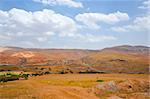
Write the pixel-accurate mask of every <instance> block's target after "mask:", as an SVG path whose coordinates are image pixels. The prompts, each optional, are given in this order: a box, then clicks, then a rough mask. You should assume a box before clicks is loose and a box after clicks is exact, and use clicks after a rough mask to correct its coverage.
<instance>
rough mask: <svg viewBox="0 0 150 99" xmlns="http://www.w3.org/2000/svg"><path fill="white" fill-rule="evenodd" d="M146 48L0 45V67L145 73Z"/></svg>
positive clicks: (72, 71)
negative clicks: (41, 47)
mask: <svg viewBox="0 0 150 99" xmlns="http://www.w3.org/2000/svg"><path fill="white" fill-rule="evenodd" d="M149 49H150V48H149V47H146V46H129V45H123V46H115V47H110V48H104V49H102V50H83V49H37V48H19V47H0V70H1V71H5V70H23V71H32V72H33V71H43V70H46V71H50V72H51V73H81V72H82V73H84V72H85V73H90V72H101V73H149ZM13 67H14V68H13Z"/></svg>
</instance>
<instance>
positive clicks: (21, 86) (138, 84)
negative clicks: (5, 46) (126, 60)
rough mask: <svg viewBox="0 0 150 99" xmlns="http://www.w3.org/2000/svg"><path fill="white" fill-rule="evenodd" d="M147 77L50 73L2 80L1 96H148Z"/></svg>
mask: <svg viewBox="0 0 150 99" xmlns="http://www.w3.org/2000/svg"><path fill="white" fill-rule="evenodd" d="M148 81H149V80H148V75H145V74H119V75H118V74H63V75H62V74H51V75H44V76H39V77H32V78H30V79H29V80H18V81H12V82H7V83H1V84H0V93H1V94H0V99H149V98H150V97H149V94H148V91H149V90H148V89H149V82H148ZM107 84H108V85H107ZM100 86H101V87H100ZM115 97H116V98H115Z"/></svg>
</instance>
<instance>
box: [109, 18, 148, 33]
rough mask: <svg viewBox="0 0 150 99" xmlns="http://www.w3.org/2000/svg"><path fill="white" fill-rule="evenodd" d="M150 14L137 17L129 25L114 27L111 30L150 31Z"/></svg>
mask: <svg viewBox="0 0 150 99" xmlns="http://www.w3.org/2000/svg"><path fill="white" fill-rule="evenodd" d="M149 19H150V15H147V16H142V17H136V18H135V19H134V20H133V22H132V23H131V24H129V25H124V26H120V27H112V28H111V30H113V31H115V32H131V31H136V32H148V31H150V28H149V26H150V20H149Z"/></svg>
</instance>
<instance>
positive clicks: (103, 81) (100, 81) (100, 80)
mask: <svg viewBox="0 0 150 99" xmlns="http://www.w3.org/2000/svg"><path fill="white" fill-rule="evenodd" d="M96 82H104V80H97V81H96Z"/></svg>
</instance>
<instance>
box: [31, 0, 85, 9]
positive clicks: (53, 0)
mask: <svg viewBox="0 0 150 99" xmlns="http://www.w3.org/2000/svg"><path fill="white" fill-rule="evenodd" d="M33 1H35V2H39V3H42V4H45V5H64V6H68V7H75V8H82V7H83V5H82V3H81V2H77V1H75V0H33Z"/></svg>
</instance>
